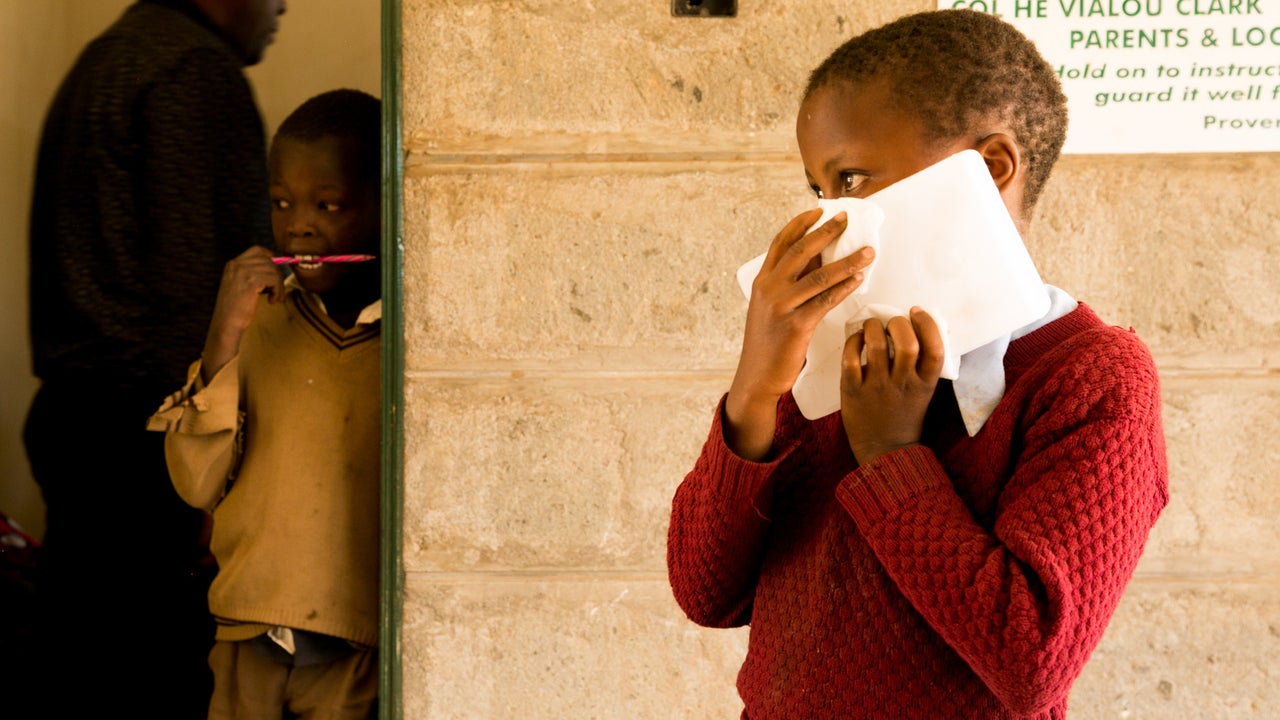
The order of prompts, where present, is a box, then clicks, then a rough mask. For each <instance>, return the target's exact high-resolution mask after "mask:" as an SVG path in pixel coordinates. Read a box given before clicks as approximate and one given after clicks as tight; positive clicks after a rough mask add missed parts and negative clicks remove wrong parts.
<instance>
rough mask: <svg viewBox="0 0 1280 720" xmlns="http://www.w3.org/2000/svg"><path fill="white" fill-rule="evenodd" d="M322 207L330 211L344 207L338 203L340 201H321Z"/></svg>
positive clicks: (336, 210)
mask: <svg viewBox="0 0 1280 720" xmlns="http://www.w3.org/2000/svg"><path fill="white" fill-rule="evenodd" d="M320 209H321V210H327V211H329V212H338V211H339V210H341V209H342V208H341V207H340V206H339V205H338V203H331V202H322V203H320Z"/></svg>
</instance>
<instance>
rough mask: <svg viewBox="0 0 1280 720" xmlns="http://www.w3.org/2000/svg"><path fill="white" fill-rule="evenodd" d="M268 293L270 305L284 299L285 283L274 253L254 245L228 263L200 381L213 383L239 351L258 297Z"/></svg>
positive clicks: (202, 363) (203, 359)
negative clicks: (274, 258)
mask: <svg viewBox="0 0 1280 720" xmlns="http://www.w3.org/2000/svg"><path fill="white" fill-rule="evenodd" d="M263 293H266V294H267V297H268V299H269V300H270V302H281V301H282V300H283V299H284V281H283V279H282V278H281V275H280V269H279V268H277V267H276V265H275V263H274V262H273V261H272V259H271V251H270V250H268V249H266V248H264V247H262V246H254V247H251V248H249V249H248V250H245V251H244V252H243V253H241V254H240V255H239V256H238V257H236V258H235V259H234V260H231V261H230V262H228V263H227V264H226V267H225V268H223V271H222V284H221V285H220V286H219V288H218V300H217V302H216V303H215V305H214V308H213V320H212V321H210V323H209V333H208V335H207V336H206V337H205V343H204V352H203V353H202V354H201V355H200V366H201V370H200V379H201V380H202V381H204V382H205V383H209V382H211V381H212V379H213V376H214V375H217V374H218V371H220V370H221V369H222V367H223V366H224V365H226V364H227V363H228V362H230V360H231V359H232V358H234V357H235V356H236V354H237V353H239V352H240V340H241V338H243V337H244V333H245V331H246V330H248V329H249V325H250V324H251V323H252V322H253V315H254V313H255V312H256V310H257V308H258V299H259V296H260V295H262V294H263Z"/></svg>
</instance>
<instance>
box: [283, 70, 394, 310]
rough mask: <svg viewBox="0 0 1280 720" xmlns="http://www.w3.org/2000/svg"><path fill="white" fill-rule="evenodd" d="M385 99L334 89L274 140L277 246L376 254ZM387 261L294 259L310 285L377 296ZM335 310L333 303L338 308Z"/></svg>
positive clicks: (302, 108)
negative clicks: (351, 261)
mask: <svg viewBox="0 0 1280 720" xmlns="http://www.w3.org/2000/svg"><path fill="white" fill-rule="evenodd" d="M381 141H382V104H381V102H380V101H379V100H378V99H377V98H375V97H373V96H372V95H369V94H368V93H365V92H361V91H359V90H348V89H342V90H331V91H329V92H325V93H321V94H319V95H316V96H315V97H312V98H311V99H309V100H307V101H306V102H304V103H302V104H301V105H299V106H298V108H297V109H296V110H294V111H293V112H292V113H291V114H290V115H289V116H288V117H287V118H285V120H284V122H282V123H281V124H280V128H279V129H278V130H276V133H275V137H274V138H273V140H272V142H271V152H270V156H269V163H268V164H269V169H270V175H271V226H272V231H273V233H274V235H275V242H276V250H277V252H279V253H280V254H282V255H291V256H295V257H300V258H303V259H305V258H306V257H309V256H317V255H351V254H361V255H376V254H377V252H378V246H379V242H380V238H381V234H382V233H381V230H382V215H381V211H382V203H381V195H382V193H381V181H382V172H381V168H382V153H381ZM379 266H380V262H378V261H372V262H366V263H350V264H338V263H328V264H314V263H305V262H304V263H300V264H297V265H293V266H292V267H293V271H294V276H295V277H296V278H297V279H298V282H299V284H301V285H302V286H303V287H304V288H306V289H307V290H310V291H311V292H315V293H320V294H322V295H325V296H326V302H328V301H329V296H330V295H334V296H335V297H350V298H351V300H352V302H363V303H367V302H371V301H372V299H373V298H376V297H377V294H378V292H379V290H380V275H379ZM331 310H332V308H331Z"/></svg>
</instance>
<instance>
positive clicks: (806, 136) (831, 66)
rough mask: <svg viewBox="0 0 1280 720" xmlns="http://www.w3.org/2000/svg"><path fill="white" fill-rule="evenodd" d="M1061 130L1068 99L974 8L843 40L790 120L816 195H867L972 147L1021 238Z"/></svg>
mask: <svg viewBox="0 0 1280 720" xmlns="http://www.w3.org/2000/svg"><path fill="white" fill-rule="evenodd" d="M1066 129H1067V108H1066V96H1065V95H1063V93H1062V88H1061V84H1060V83H1059V81H1058V77H1057V75H1056V74H1055V73H1054V71H1053V68H1051V67H1050V66H1049V63H1048V62H1047V61H1046V60H1045V59H1044V57H1042V56H1041V55H1040V53H1039V52H1038V51H1037V50H1036V48H1035V45H1033V44H1032V43H1031V41H1030V40H1028V39H1027V38H1026V37H1025V36H1024V35H1023V34H1022V33H1020V32H1019V31H1018V30H1017V29H1016V28H1014V27H1013V26H1012V25H1009V24H1008V23H1006V22H1004V21H1002V20H999V19H998V18H996V17H994V16H992V15H989V14H987V13H981V12H976V11H972V10H938V11H931V12H923V13H918V14H914V15H908V16H906V17H903V18H900V19H898V20H896V21H894V22H892V23H889V24H887V25H884V26H881V27H879V28H876V29H874V30H870V31H868V32H866V33H863V34H862V35H859V36H857V37H854V38H853V39H851V40H849V41H847V42H846V43H844V44H843V45H842V46H840V47H839V48H837V49H836V50H835V52H833V53H832V54H831V55H830V56H829V57H828V58H827V59H826V60H825V61H823V62H822V64H820V65H819V66H818V67H817V69H815V70H814V71H813V73H812V74H811V75H810V78H809V84H808V86H807V87H806V89H805V93H804V99H803V101H802V103H801V106H800V113H799V115H798V117H797V119H796V137H797V140H798V141H799V144H800V153H801V156H802V157H803V160H804V165H805V171H806V174H807V175H808V176H809V182H810V184H811V185H812V186H813V187H814V189H815V191H817V192H818V193H819V195H820V196H825V197H833V196H837V195H848V196H854V197H866V196H867V195H870V194H871V193H873V192H875V191H877V190H880V189H882V188H884V187H885V186H887V185H891V184H892V183H894V182H897V181H898V180H901V179H903V178H904V177H907V176H908V175H911V174H913V173H915V172H917V171H919V170H923V169H924V168H926V167H928V166H929V165H932V164H933V163H934V162H937V161H939V160H942V159H943V158H946V157H947V156H949V155H952V154H954V153H956V152H959V151H961V150H965V149H974V150H977V151H978V152H979V153H980V154H981V155H982V156H983V159H984V160H986V162H987V167H988V168H989V169H990V171H991V176H992V179H993V180H995V183H996V186H997V187H998V188H999V190H1000V194H1001V196H1002V197H1003V198H1004V201H1005V205H1006V207H1008V208H1009V213H1010V215H1012V216H1013V219H1014V221H1015V222H1016V223H1017V224H1018V226H1019V228H1020V229H1023V230H1025V224H1026V222H1027V221H1028V220H1029V219H1030V217H1031V213H1032V211H1033V209H1034V207H1035V203H1036V201H1037V200H1038V199H1039V197H1040V193H1041V191H1042V190H1043V188H1044V185H1045V182H1046V181H1047V180H1048V178H1049V172H1050V171H1051V170H1052V168H1053V165H1054V163H1055V162H1056V161H1057V159H1058V154H1059V153H1060V152H1061V150H1062V144H1063V142H1064V140H1065V139H1066Z"/></svg>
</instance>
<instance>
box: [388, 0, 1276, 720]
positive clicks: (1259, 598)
mask: <svg viewBox="0 0 1280 720" xmlns="http://www.w3.org/2000/svg"><path fill="white" fill-rule="evenodd" d="M739 5H740V14H739V17H738V18H737V19H734V20H727V21H726V20H697V19H673V18H671V17H670V15H669V3H668V2H667V0H643V1H641V2H636V1H634V0H598V1H597V2H594V3H551V2H544V1H542V0H513V1H511V2H502V3H485V2H474V1H472V0H403V34H404V58H403V67H404V95H405V98H404V113H403V119H404V134H405V138H404V139H405V146H406V150H407V151H408V156H407V168H406V177H405V182H404V187H405V203H404V214H405V245H406V261H405V325H406V327H405V333H406V359H405V365H406V369H405V383H406V398H405V412H406V423H405V424H406V434H407V437H406V462H405V506H404V525H405V538H404V566H405V567H404V569H405V571H406V580H407V587H406V595H405V601H406V602H405V617H404V625H403V643H404V647H403V654H402V657H403V672H404V693H403V699H404V707H405V717H406V718H413V719H414V720H422V719H426V718H430V719H431V720H443V719H445V718H495V719H497V718H510V717H522V718H546V719H547V720H560V719H563V718H628V719H636V718H653V719H654V720H669V719H670V718H696V719H702V718H723V719H726V720H727V719H728V718H736V717H737V713H738V711H739V709H740V705H739V702H738V700H737V697H736V694H735V691H734V688H733V680H734V675H735V673H736V671H737V668H738V666H739V664H740V662H741V658H742V653H743V650H744V648H745V635H744V633H743V632H742V631H713V630H703V629H699V628H696V627H695V626H693V625H692V624H691V623H689V622H688V621H687V620H686V619H685V618H684V616H683V615H682V614H681V612H680V611H679V610H678V608H677V607H676V606H675V605H674V603H673V601H672V600H671V595H670V591H669V587H668V585H667V580H666V571H665V562H664V552H665V550H664V540H665V532H666V523H667V516H668V512H669V502H670V498H671V495H672V492H673V490H674V489H675V487H676V485H677V484H678V482H679V481H680V479H681V478H682V476H683V474H684V473H685V472H686V471H687V470H688V468H689V467H690V466H691V464H692V462H693V460H694V458H695V456H696V454H697V452H698V448H699V446H700V444H701V442H702V439H703V438H704V436H705V433H706V430H707V424H708V422H709V420H710V418H711V412H712V409H713V406H714V404H715V402H716V400H717V398H718V397H719V395H720V394H721V393H722V392H723V391H724V390H725V389H727V387H728V382H729V379H730V374H731V372H732V370H733V367H734V363H735V360H736V353H737V348H738V344H739V341H740V332H741V323H742V319H743V312H744V310H745V304H744V302H743V300H742V298H741V296H740V294H739V292H738V289H737V287H736V286H735V284H734V282H733V270H734V269H735V268H736V267H737V265H738V264H739V263H740V262H742V261H744V260H746V259H747V258H749V257H751V256H752V255H754V254H755V253H756V252H758V251H760V250H761V249H762V248H763V247H764V244H765V243H767V241H768V239H769V238H771V237H772V235H773V233H774V232H776V230H777V228H778V227H779V226H780V225H781V223H782V222H784V221H785V220H786V219H787V218H789V217H790V216H791V215H792V214H793V213H794V212H796V211H798V209H801V208H804V207H807V206H808V205H809V204H810V200H809V199H808V197H807V195H806V190H805V187H804V182H803V174H802V170H801V167H800V164H799V161H798V157H797V154H796V150H795V145H794V139H793V137H792V127H793V122H794V113H795V110H796V105H797V102H798V93H799V89H800V87H801V85H802V82H803V80H804V78H805V75H806V73H807V72H808V70H809V69H810V68H811V67H812V66H813V65H815V64H816V63H817V62H818V61H819V60H821V59H822V58H823V57H825V55H826V54H827V53H828V52H829V51H830V50H831V49H833V48H834V47H835V46H836V45H837V44H838V43H839V42H840V41H841V40H842V39H844V38H847V37H849V36H851V35H852V34H854V33H857V32H860V31H862V30H864V29H867V28H869V27H871V26H874V25H878V24H880V23H882V22H885V21H887V20H889V19H891V18H893V17H895V16H897V15H899V14H901V13H904V12H908V11H914V10H924V9H929V8H930V7H933V6H932V5H931V4H929V3H926V2H920V1H917V2H901V1H898V0H893V1H890V0H878V1H873V2H861V3H859V2H848V1H847V0H839V1H837V0H817V1H815V2H806V3H797V2H791V1H789V0H750V1H749V2H748V1H744V2H741V3H739ZM1277 195H1280V156H1278V155H1274V154H1272V155H1201V156H1194V155H1186V156H1176V157H1157V156H1139V157H1070V158H1067V159H1065V160H1064V161H1063V162H1062V163H1061V165H1060V166H1059V169H1058V170H1057V172H1056V175H1055V176H1054V178H1053V179H1052V181H1051V184H1050V186H1049V188H1048V191H1047V194H1046V196H1045V197H1044V199H1043V202H1042V204H1041V208H1040V212H1039V218H1038V222H1037V223H1036V224H1035V226H1034V228H1033V230H1032V232H1031V236H1030V238H1029V246H1030V248H1031V250H1032V254H1033V256H1034V258H1035V259H1036V261H1037V263H1038V265H1039V267H1040V269H1041V271H1042V273H1043V274H1044V276H1045V277H1046V279H1047V280H1048V281H1050V282H1052V283H1054V284H1056V285H1059V286H1060V287H1063V288H1065V289H1067V290H1068V291H1070V292H1071V293H1072V294H1074V295H1075V296H1076V297H1078V298H1080V299H1083V300H1085V301H1087V302H1089V303H1090V304H1091V305H1092V306H1093V307H1094V308H1095V309H1097V310H1098V311H1099V312H1100V314H1101V315H1102V316H1103V317H1105V318H1108V319H1110V320H1112V321H1113V322H1115V323H1116V324H1120V325H1131V326H1133V327H1135V328H1136V329H1137V330H1138V332H1139V333H1140V334H1141V335H1142V336H1143V337H1144V338H1145V339H1146V340H1147V341H1148V343H1149V344H1150V345H1151V347H1152V348H1153V350H1154V352H1155V353H1156V357H1157V360H1158V363H1159V367H1160V370H1161V372H1162V376H1163V381H1164V398H1165V403H1166V410H1165V419H1166V423H1167V431H1168V439H1169V448H1170V451H1169V452H1170V461H1171V472H1172V501H1171V504H1170V506H1169V508H1168V510H1167V512H1166V514H1165V515H1164V517H1163V518H1162V519H1161V521H1160V523H1159V525H1158V526H1157V528H1156V530H1155V532H1154V535H1153V537H1152V540H1151V543H1150V545H1149V547H1148V550H1147V553H1146V556H1145V559H1144V560H1143V562H1142V564H1141V567H1140V569H1139V573H1138V577H1137V578H1136V580H1135V581H1134V582H1133V584H1132V585H1131V587H1130V589H1129V591H1128V594H1127V596H1126V598H1125V600H1124V601H1123V603H1122V605H1121V607H1120V610H1119V613H1118V615H1117V616H1116V618H1115V620H1114V622H1113V624H1112V625H1111V627H1110V629H1109V631H1108V633H1107V635H1106V638H1105V639H1104V641H1103V643H1102V645H1101V647H1100V648H1099V649H1098V650H1097V652H1096V653H1095V655H1094V657H1093V660H1092V662H1091V664H1090V665H1089V666H1088V668H1087V669H1086V671H1085V674H1084V676H1083V677H1082V678H1081V679H1080V681H1079V682H1078V684H1077V685H1076V688H1075V691H1074V694H1073V696H1072V699H1071V705H1072V708H1073V717H1077V718H1205V719H1208V718H1215V719H1216V718H1246V717H1248V718H1254V717H1256V718H1263V717H1280V660H1278V659H1277V658H1280V592H1277V590H1278V589H1280V582H1278V581H1280V574H1278V573H1280V557H1278V551H1277V549H1276V548H1277V547H1280V530H1278V529H1277V525H1276V523H1275V522H1274V521H1275V518H1276V517H1277V515H1278V514H1280V490H1278V489H1277V486H1276V485H1277V483H1276V480H1277V474H1276V470H1275V468H1276V467H1277V465H1278V464H1280V443H1278V442H1277V440H1276V438H1275V435H1276V430H1277V423H1276V418H1277V417H1280V374H1278V373H1277V358H1278V357H1280V324H1278V321H1280V283H1277V281H1276V277H1277V276H1280V250H1278V249H1277V247H1278V246H1277V243H1276V237H1277V234H1278V233H1277V231H1278V230H1280V204H1277V203H1276V202H1275V198H1276V197H1277Z"/></svg>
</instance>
